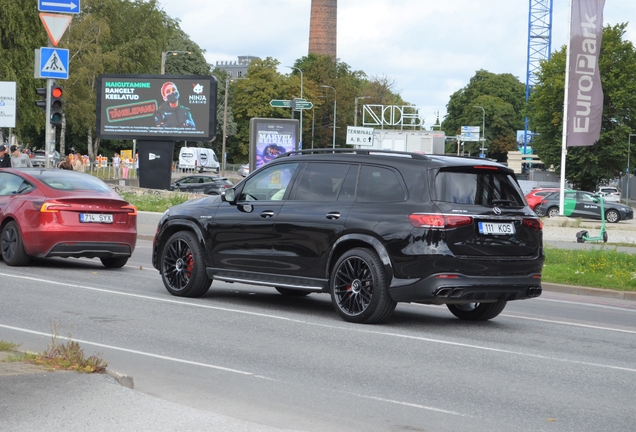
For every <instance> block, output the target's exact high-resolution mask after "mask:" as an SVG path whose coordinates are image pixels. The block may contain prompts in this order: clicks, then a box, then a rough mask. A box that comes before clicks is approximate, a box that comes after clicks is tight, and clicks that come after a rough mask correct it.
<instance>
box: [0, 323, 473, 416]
mask: <svg viewBox="0 0 636 432" xmlns="http://www.w3.org/2000/svg"><path fill="white" fill-rule="evenodd" d="M0 327H2V328H5V329H7V330H13V331H18V332H23V333H29V334H34V335H37V336H47V337H56V338H57V339H64V340H67V341H70V340H73V341H74V342H77V343H81V344H85V345H92V346H96V347H99V348H106V349H111V350H115V351H121V352H126V353H130V354H138V355H141V356H145V357H152V358H156V359H161V360H166V361H172V362H176V363H182V364H188V365H192V366H201V367H204V368H208V369H215V370H220V371H223V372H231V373H236V374H239V375H246V376H251V377H254V378H259V379H264V380H267V381H274V382H276V381H278V380H276V379H274V378H269V377H266V376H263V375H256V374H254V373H253V372H245V371H241V370H238V369H232V368H227V367H223V366H216V365H212V364H208V363H201V362H195V361H191V360H185V359H179V358H176V357H169V356H164V355H160V354H153V353H149V352H145V351H139V350H132V349H128V348H122V347H117V346H114V345H106V344H102V343H99V342H91V341H87V340H83V339H75V338H69V337H65V336H60V335H53V334H51V333H44V332H39V331H35V330H29V329H25V328H20V327H14V326H9V325H5V324H0ZM330 390H331V391H334V390H333V389H330ZM343 393H345V394H350V395H353V396H357V397H360V398H364V399H370V400H375V401H380V402H386V403H391V404H395V405H402V406H407V407H411V408H418V409H423V410H427V411H434V412H439V413H444V414H451V415H456V416H461V417H465V415H464V414H461V413H458V412H455V411H449V410H445V409H441V408H435V407H430V406H426V405H420V404H414V403H410V402H402V401H398V400H393V399H385V398H381V397H377V396H369V395H363V394H358V393H352V392H348V391H344V392H343Z"/></svg>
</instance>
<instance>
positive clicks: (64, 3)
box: [38, 0, 80, 14]
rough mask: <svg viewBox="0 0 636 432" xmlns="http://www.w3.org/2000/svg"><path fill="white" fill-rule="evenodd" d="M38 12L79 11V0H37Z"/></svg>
mask: <svg viewBox="0 0 636 432" xmlns="http://www.w3.org/2000/svg"><path fill="white" fill-rule="evenodd" d="M38 10H39V11H40V12H61V13H71V14H78V13H80V0H38Z"/></svg>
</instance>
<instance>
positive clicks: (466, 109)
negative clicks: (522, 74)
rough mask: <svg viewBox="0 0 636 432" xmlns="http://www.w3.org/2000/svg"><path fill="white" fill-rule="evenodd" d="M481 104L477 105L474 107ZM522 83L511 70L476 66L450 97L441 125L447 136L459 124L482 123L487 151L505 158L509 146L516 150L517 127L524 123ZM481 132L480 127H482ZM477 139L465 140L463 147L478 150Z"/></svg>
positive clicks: (454, 134)
mask: <svg viewBox="0 0 636 432" xmlns="http://www.w3.org/2000/svg"><path fill="white" fill-rule="evenodd" d="M475 106H481V107H483V108H484V110H485V115H484V112H483V111H482V110H481V109H480V108H474V107H475ZM524 106H525V85H524V84H523V83H522V82H521V81H519V79H518V78H517V77H515V76H513V75H512V74H508V73H505V74H494V73H492V72H488V71H485V70H479V71H477V72H476V73H475V76H474V77H472V78H471V79H470V82H469V83H468V85H467V86H466V87H464V88H462V89H460V90H458V91H456V92H455V93H453V94H452V95H451V97H450V100H449V102H448V104H447V105H446V110H447V114H446V117H445V118H444V121H443V122H442V129H443V130H444V131H445V132H446V135H448V136H456V135H459V134H460V131H461V127H462V126H479V127H480V128H481V127H482V125H483V123H485V125H486V127H485V129H486V134H485V138H486V142H485V144H484V146H485V147H486V148H488V155H489V156H490V157H494V158H496V159H497V160H499V161H505V160H506V155H507V153H508V151H510V150H516V148H517V147H516V142H517V130H520V129H523V127H524V118H523V115H524V114H523V112H524ZM482 132H483V131H482ZM479 147H480V144H479V143H478V142H474V143H473V142H467V143H466V144H465V151H467V152H470V153H471V154H473V155H474V154H476V153H478V152H479Z"/></svg>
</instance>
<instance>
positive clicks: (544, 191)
mask: <svg viewBox="0 0 636 432" xmlns="http://www.w3.org/2000/svg"><path fill="white" fill-rule="evenodd" d="M559 190H560V189H558V188H536V189H532V190H531V191H530V192H528V194H527V195H526V201H527V202H528V205H529V206H530V208H531V209H532V210H535V207H536V206H538V205H539V204H540V203H541V200H542V199H544V198H545V197H546V195H549V194H551V193H552V192H558V191H559ZM535 213H536V210H535Z"/></svg>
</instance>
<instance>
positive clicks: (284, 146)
mask: <svg viewBox="0 0 636 432" xmlns="http://www.w3.org/2000/svg"><path fill="white" fill-rule="evenodd" d="M298 131H299V130H298V120H291V119H290V120H288V119H275V118H252V119H251V120H250V155H251V160H250V164H251V168H252V170H254V169H256V168H259V167H261V166H263V165H265V164H266V163H267V162H269V161H271V160H272V159H274V158H276V156H280V155H282V154H283V153H287V152H290V151H293V150H298Z"/></svg>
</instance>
